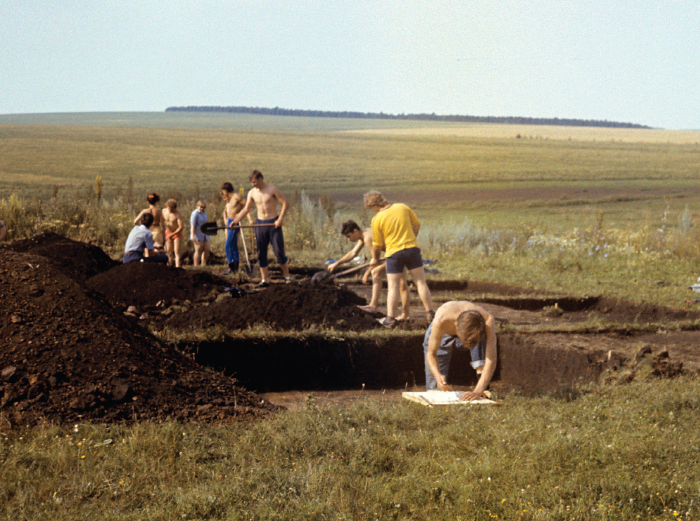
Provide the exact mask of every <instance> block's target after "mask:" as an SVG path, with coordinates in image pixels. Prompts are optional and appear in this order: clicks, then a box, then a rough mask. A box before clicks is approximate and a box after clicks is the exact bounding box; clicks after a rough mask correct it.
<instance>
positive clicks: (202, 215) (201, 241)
mask: <svg viewBox="0 0 700 521" xmlns="http://www.w3.org/2000/svg"><path fill="white" fill-rule="evenodd" d="M206 222H207V203H205V202H204V201H197V207H196V208H195V209H194V210H192V213H191V214H190V230H191V231H190V239H191V240H192V242H193V243H194V254H193V255H192V263H193V264H194V265H195V266H199V265H200V264H201V265H203V266H206V265H207V262H208V261H209V255H210V254H211V240H209V236H208V235H206V234H204V233H202V230H201V227H202V225H203V224H206Z"/></svg>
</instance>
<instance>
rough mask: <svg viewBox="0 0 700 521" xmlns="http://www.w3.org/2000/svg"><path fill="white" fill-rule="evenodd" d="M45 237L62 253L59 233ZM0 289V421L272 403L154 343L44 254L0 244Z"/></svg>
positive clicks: (215, 412)
mask: <svg viewBox="0 0 700 521" xmlns="http://www.w3.org/2000/svg"><path fill="white" fill-rule="evenodd" d="M51 244H52V245H53V247H54V248H56V250H57V255H56V257H57V258H65V257H64V255H63V251H62V248H64V247H65V246H66V244H67V243H66V242H65V241H52V242H51ZM50 248H51V247H50V246H46V248H45V249H44V250H43V251H44V252H45V253H46V252H47V251H50ZM69 248H72V246H69ZM0 294H2V296H3V300H2V306H0V371H1V374H0V422H3V423H4V424H5V425H6V424H7V423H9V424H10V425H33V424H37V423H41V422H50V423H73V422H79V421H94V422H106V423H131V422H135V421H158V420H163V419H166V418H168V417H169V418H171V419H174V420H180V421H189V420H197V421H227V420H232V419H234V418H254V417H260V416H263V415H265V414H266V413H268V412H270V411H272V410H275V409H276V407H275V406H272V405H271V404H269V402H267V401H261V399H260V398H259V397H258V396H257V395H255V394H253V393H250V392H247V391H245V390H244V389H242V388H240V387H238V386H236V385H235V383H234V381H233V380H232V379H231V378H228V377H224V376H223V375H221V374H218V373H214V372H210V371H207V370H205V369H203V368H201V367H200V366H198V365H197V364H196V363H195V362H194V361H193V360H191V359H190V358H187V357H186V356H184V355H182V354H181V353H180V352H179V351H177V350H175V349H174V348H172V347H170V346H168V345H166V344H164V343H162V342H161V341H159V340H158V339H157V338H155V337H154V336H153V335H151V334H150V333H149V332H148V331H147V330H146V329H144V328H143V327H141V326H140V325H139V324H138V323H137V322H136V321H134V320H132V319H130V318H128V317H126V316H124V315H123V314H121V313H119V312H117V311H115V310H114V308H113V307H112V306H110V305H109V303H108V302H107V301H105V300H104V299H103V298H102V297H101V296H100V295H98V294H96V293H95V292H93V291H91V290H89V289H88V288H86V287H85V286H84V285H83V284H81V283H80V282H78V281H76V280H75V279H74V278H72V277H71V276H69V275H67V274H66V273H64V272H63V271H61V270H59V269H58V268H57V267H55V266H54V265H53V264H49V263H47V262H46V258H45V257H40V256H37V255H33V254H29V253H18V252H15V251H12V250H10V249H2V250H0Z"/></svg>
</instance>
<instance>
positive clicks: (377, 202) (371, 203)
mask: <svg viewBox="0 0 700 521" xmlns="http://www.w3.org/2000/svg"><path fill="white" fill-rule="evenodd" d="M387 204H389V201H387V200H386V199H384V196H383V195H382V194H381V193H380V192H377V191H376V190H372V191H371V192H367V193H366V194H365V206H366V207H367V208H373V207H375V206H379V207H384V206H386V205H387Z"/></svg>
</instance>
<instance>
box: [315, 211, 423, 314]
mask: <svg viewBox="0 0 700 521" xmlns="http://www.w3.org/2000/svg"><path fill="white" fill-rule="evenodd" d="M340 233H341V234H342V235H344V236H345V237H347V239H348V241H350V242H354V243H355V246H354V247H353V248H352V250H350V251H349V252H348V253H346V254H345V255H343V256H342V257H341V258H340V259H338V260H337V261H335V262H334V263H332V264H330V265H329V266H328V271H330V272H331V273H333V272H334V271H335V269H336V268H337V267H338V266H340V265H341V264H345V263H346V262H349V261H351V260H352V259H354V258H355V257H357V255H358V254H359V253H360V251H362V248H365V247H366V248H367V250H368V251H369V252H370V253H371V252H372V228H367V229H365V230H362V229H360V226H359V225H358V224H357V223H356V222H355V221H353V220H348V221H346V222H344V223H343V224H342V226H341V229H340ZM385 272H386V264H384V263H382V264H380V265H379V266H375V267H374V268H369V269H368V270H367V271H365V273H364V275H363V277H362V283H363V284H367V283H368V280H369V277H370V275H371V276H372V297H371V300H370V302H369V304H368V305H366V306H359V307H360V309H361V310H362V311H366V312H368V313H376V312H377V307H378V306H379V295H380V294H381V292H382V275H383V274H384V273H385ZM399 291H400V292H401V316H400V317H398V318H397V320H410V318H411V306H410V297H411V295H410V293H409V291H408V284H407V282H406V272H405V271H404V272H403V276H402V277H401V284H400V286H399Z"/></svg>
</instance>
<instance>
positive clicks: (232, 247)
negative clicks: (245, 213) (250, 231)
mask: <svg viewBox="0 0 700 521" xmlns="http://www.w3.org/2000/svg"><path fill="white" fill-rule="evenodd" d="M231 221H233V219H229V220H228V222H227V223H226V226H229V225H230V224H231ZM240 231H241V229H240V228H234V229H233V230H229V231H228V235H227V236H226V244H224V251H225V252H226V260H227V261H228V263H229V264H232V263H234V262H238V234H239V233H240Z"/></svg>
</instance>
